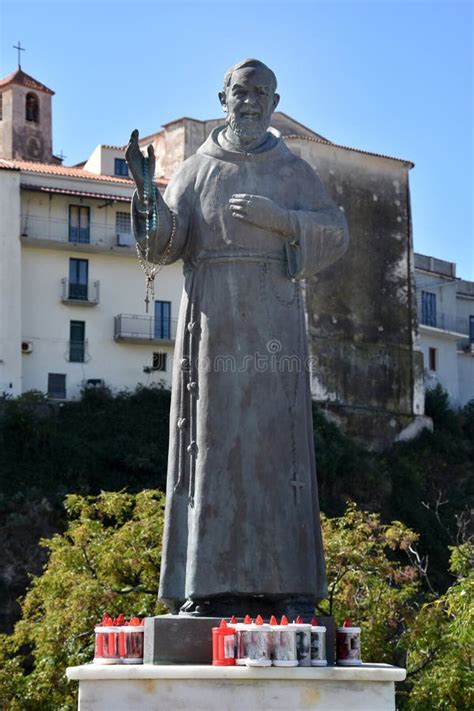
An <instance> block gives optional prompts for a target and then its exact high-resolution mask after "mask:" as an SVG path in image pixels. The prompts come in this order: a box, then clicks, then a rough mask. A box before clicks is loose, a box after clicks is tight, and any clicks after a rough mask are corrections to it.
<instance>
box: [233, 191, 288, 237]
mask: <svg viewBox="0 0 474 711" xmlns="http://www.w3.org/2000/svg"><path fill="white" fill-rule="evenodd" d="M229 208H230V211H231V214H232V217H235V218H236V219H238V220H245V221H246V222H250V223H251V224H252V225H256V226H257V227H261V228H262V229H264V230H268V231H270V232H277V233H279V234H281V235H286V234H287V229H288V212H287V210H285V209H284V208H282V207H280V206H279V205H277V203H276V202H274V201H273V200H270V198H266V197H263V196H262V195H249V194H248V193H236V194H235V195H232V197H231V198H230V200H229Z"/></svg>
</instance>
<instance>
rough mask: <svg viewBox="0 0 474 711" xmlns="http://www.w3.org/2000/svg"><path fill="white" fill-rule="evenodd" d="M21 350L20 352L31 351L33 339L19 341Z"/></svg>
mask: <svg viewBox="0 0 474 711" xmlns="http://www.w3.org/2000/svg"><path fill="white" fill-rule="evenodd" d="M21 352H22V353H33V341H22V342H21Z"/></svg>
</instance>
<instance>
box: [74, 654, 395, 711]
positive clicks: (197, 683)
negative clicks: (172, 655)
mask: <svg viewBox="0 0 474 711" xmlns="http://www.w3.org/2000/svg"><path fill="white" fill-rule="evenodd" d="M405 675H406V672H405V670H404V669H399V668H398V667H392V666H389V665H386V664H363V665H362V666H361V667H345V668H344V667H327V668H303V667H295V668H286V669H285V668H277V667H271V668H261V669H255V668H252V669H250V668H246V667H227V668H226V667H212V666H204V665H203V666H201V665H196V666H191V665H187V666H185V665H180V666H177V665H176V666H174V665H169V666H158V665H148V664H146V665H143V666H136V667H129V666H120V665H117V666H107V667H100V666H94V665H93V664H87V665H84V666H81V667H70V668H69V669H68V670H67V676H68V678H69V679H72V680H78V681H79V711H110V710H111V709H113V711H130V709H140V711H170V710H171V709H172V710H173V711H242V709H245V711H261V710H262V709H265V711H303V710H304V711H328V710H329V709H330V711H347V709H350V711H395V688H394V686H395V685H394V682H396V681H403V679H404V678H405Z"/></svg>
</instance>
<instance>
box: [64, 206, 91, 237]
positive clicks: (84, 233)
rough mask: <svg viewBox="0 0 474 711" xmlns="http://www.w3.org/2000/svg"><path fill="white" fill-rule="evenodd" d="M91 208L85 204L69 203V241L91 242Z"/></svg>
mask: <svg viewBox="0 0 474 711" xmlns="http://www.w3.org/2000/svg"><path fill="white" fill-rule="evenodd" d="M89 224H90V208H89V207H84V206H83V205H69V241H70V242H83V243H85V244H88V243H89V242H90V230H89Z"/></svg>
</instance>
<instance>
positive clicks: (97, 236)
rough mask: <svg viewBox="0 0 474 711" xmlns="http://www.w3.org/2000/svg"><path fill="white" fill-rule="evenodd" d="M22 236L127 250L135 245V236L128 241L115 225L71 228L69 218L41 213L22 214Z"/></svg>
mask: <svg viewBox="0 0 474 711" xmlns="http://www.w3.org/2000/svg"><path fill="white" fill-rule="evenodd" d="M21 237H23V238H28V239H31V240H43V241H51V242H60V243H63V244H67V243H69V244H75V245H76V244H77V245H91V246H93V247H103V248H104V249H110V248H111V247H121V248H123V249H125V250H127V249H131V248H132V246H133V245H134V240H133V236H132V235H130V239H129V241H128V242H127V240H125V235H124V234H123V233H122V232H119V231H117V229H116V226H115V225H113V224H112V225H106V224H104V223H100V222H91V223H90V224H89V227H87V228H81V229H79V228H71V226H70V223H69V220H67V219H62V218H57V217H41V216H39V215H29V214H26V213H22V215H21Z"/></svg>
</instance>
